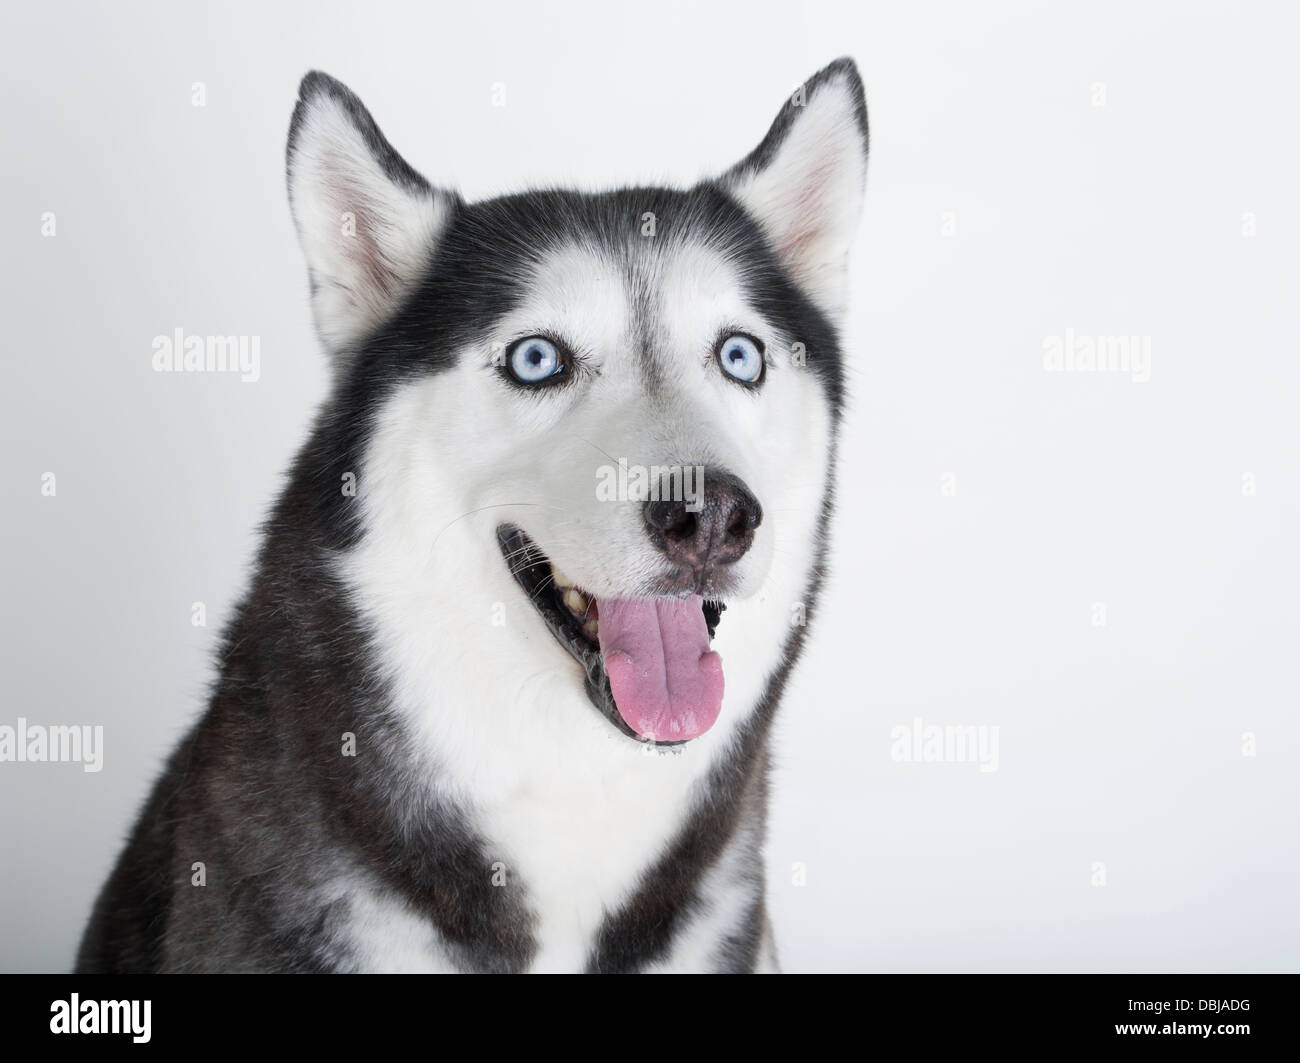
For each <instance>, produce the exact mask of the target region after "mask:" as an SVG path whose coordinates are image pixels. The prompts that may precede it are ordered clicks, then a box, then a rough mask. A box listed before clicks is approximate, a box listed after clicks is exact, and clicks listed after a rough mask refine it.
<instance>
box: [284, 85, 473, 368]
mask: <svg viewBox="0 0 1300 1063" xmlns="http://www.w3.org/2000/svg"><path fill="white" fill-rule="evenodd" d="M287 164H288V177H289V204H290V207H291V209H292V211H293V220H294V224H295V225H296V226H297V228H298V238H299V240H300V241H301V242H302V249H303V253H304V255H306V258H307V269H308V273H309V276H310V280H311V289H312V296H311V299H312V313H313V314H314V316H315V318H316V328H317V330H318V331H319V333H320V336H321V340H322V341H323V342H324V344H325V347H326V348H327V349H328V350H329V352H330V353H331V354H335V355H337V354H339V353H340V352H342V351H345V350H347V349H349V348H351V347H353V346H355V345H356V344H358V343H359V342H360V341H361V340H363V339H364V338H365V337H366V336H367V335H368V334H369V333H370V332H371V331H373V330H374V329H375V327H376V326H378V325H379V324H380V323H381V322H383V321H384V319H385V318H387V317H388V315H389V314H391V313H392V312H393V310H395V309H396V308H397V305H398V303H400V301H401V300H402V299H403V297H404V296H406V294H407V293H408V292H409V291H410V290H411V287H412V285H413V284H414V283H415V282H416V280H418V279H419V276H420V274H421V271H422V270H423V269H424V268H425V267H426V266H427V265H428V263H429V261H430V259H431V257H432V255H433V250H434V246H435V244H436V242H437V240H438V237H439V236H440V235H441V233H442V231H443V230H444V229H445V227H446V224H447V221H448V219H449V218H450V216H451V213H452V211H453V210H454V209H455V205H456V203H457V197H456V196H455V195H454V194H453V193H450V192H442V191H439V190H438V189H435V188H433V187H432V186H431V185H430V184H429V183H428V182H427V181H426V180H425V179H424V178H423V177H421V176H420V175H419V174H418V173H416V172H415V170H413V169H411V167H410V166H408V165H407V164H406V161H405V160H404V159H403V158H402V157H401V156H400V155H398V154H397V152H396V151H394V150H393V147H392V145H391V144H389V143H388V141H387V140H385V139H384V135H383V133H381V132H380V131H379V127H378V126H377V125H375V121H374V119H373V118H371V117H370V113H369V112H368V111H367V110H366V109H365V107H364V106H363V105H362V103H361V101H360V100H359V99H357V98H356V96H354V95H353V94H352V92H351V91H350V90H349V89H348V87H347V86H346V85H344V84H342V83H341V82H339V81H335V80H334V79H333V78H332V77H330V76H329V75H328V74H322V73H320V72H319V71H312V72H311V73H310V74H308V75H307V76H306V77H305V78H303V79H302V84H301V86H299V89H298V106H297V107H296V108H295V109H294V112H293V121H292V123H291V124H290V126H289V146H288V151H287Z"/></svg>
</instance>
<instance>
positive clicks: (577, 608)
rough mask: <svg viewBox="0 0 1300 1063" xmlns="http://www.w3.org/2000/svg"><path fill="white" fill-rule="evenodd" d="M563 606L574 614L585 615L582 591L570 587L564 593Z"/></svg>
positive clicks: (585, 600) (585, 608)
mask: <svg viewBox="0 0 1300 1063" xmlns="http://www.w3.org/2000/svg"><path fill="white" fill-rule="evenodd" d="M564 604H565V605H567V606H568V607H569V608H570V609H572V610H573V611H574V612H575V613H585V612H586V611H587V599H586V598H584V597H583V594H582V591H580V590H578V589H577V588H576V587H570V588H569V589H568V590H567V591H565V592H564Z"/></svg>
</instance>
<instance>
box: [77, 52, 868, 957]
mask: <svg viewBox="0 0 1300 1063" xmlns="http://www.w3.org/2000/svg"><path fill="white" fill-rule="evenodd" d="M287 154H288V186H289V198H290V202H291V205H292V211H293V217H294V221H295V224H296V226H297V230H298V233H299V236H300V239H301V243H302V246H303V250H304V252H305V255H306V259H307V265H308V270H309V277H310V284H311V302H312V310H313V315H314V317H315V321H316V326H317V330H318V332H319V334H320V337H321V340H322V341H323V345H324V347H325V348H326V350H327V353H328V356H329V358H330V359H331V362H332V368H333V374H334V375H333V388H332V391H331V394H330V396H329V398H328V400H327V401H326V402H325V404H324V405H323V407H322V409H321V410H320V413H319V416H318V417H317V420H316V422H315V425H314V428H313V431H312V433H311V437H310V438H309V439H308V440H307V442H306V444H305V445H304V446H303V448H302V450H301V451H300V452H299V454H298V455H297V458H296V459H295V461H294V464H293V466H292V469H291V471H290V474H289V477H288V481H287V486H286V487H285V488H284V491H283V494H282V495H281V496H280V498H279V500H278V502H277V504H276V505H275V507H274V509H273V511H272V513H271V515H270V517H269V519H268V521H267V523H266V527H265V536H264V542H263V546H262V549H261V553H260V556H259V559H258V563H257V568H256V574H255V576H254V579H253V583H252V585H251V589H250V591H249V592H248V594H247V597H246V598H245V600H244V601H243V602H242V604H241V606H240V608H239V610H238V612H237V615H236V616H235V618H234V619H233V621H232V622H231V624H230V625H229V628H228V630H227V631H226V633H225V637H224V642H223V648H222V650H221V653H220V661H219V667H220V671H219V677H218V679H217V681H216V684H215V687H214V691H213V695H212V699H211V703H210V705H209V707H208V709H207V712H206V713H205V714H204V715H203V717H202V718H201V719H200V721H199V722H198V724H197V725H196V726H195V728H194V729H193V730H192V731H191V732H190V734H189V735H188V736H187V738H186V739H185V740H184V741H183V742H182V744H181V745H180V747H179V748H178V749H177V750H176V752H175V753H174V755H173V756H172V758H171V760H170V762H169V764H168V766H167V768H166V769H165V772H164V774H163V775H162V777H161V778H160V779H159V781H158V783H157V785H156V786H155V788H154V790H153V793H152V796H151V797H150V798H149V800H148V802H147V804H146V806H145V808H144V810H143V812H142V814H141V815H140V818H139V821H138V822H137V824H136V826H135V828H134V831H133V833H132V834H131V836H130V839H129V841H128V843H127V845H126V848H125V850H124V852H123V853H122V855H121V857H120V859H119V861H118V863H117V866H116V868H115V870H114V871H113V873H112V875H111V877H110V878H109V880H108V882H107V884H106V885H105V886H104V888H103V890H102V893H101V895H100V897H99V900H98V902H97V904H96V906H95V909H94V913H93V915H92V917H91V920H90V924H89V927H88V928H87V930H86V933H85V937H84V939H83V941H82V944H81V949H80V954H79V956H78V960H77V967H78V969H79V970H80V971H83V972H100V971H123V972H126V971H178V972H186V971H433V972H455V971H473V972H515V971H520V972H522V971H551V972H554V971H578V972H581V971H588V972H632V971H647V972H648V971H720V972H730V971H774V970H776V968H777V961H776V951H775V947H774V944H773V941H772V934H771V929H770V925H769V921H768V917H767V912H766V909H765V901H764V879H763V868H762V843H763V832H764V820H765V805H766V787H767V783H766V776H767V770H768V767H767V766H768V736H769V732H770V729H771V723H772V717H773V714H774V712H775V710H776V707H777V702H778V701H779V700H780V697H781V692H782V688H783V687H784V686H785V683H786V679H787V677H788V675H789V673H790V669H791V667H792V665H793V663H794V661H795V658H796V657H797V656H798V653H799V650H800V647H801V645H802V643H803V640H804V635H805V631H806V630H807V628H806V623H805V622H806V620H807V619H808V617H809V616H810V615H811V614H812V613H813V612H814V611H815V605H816V601H817V594H818V587H819V584H820V582H821V579H822V570H823V561H824V553H825V544H826V531H827V525H828V521H829V519H830V516H831V496H832V473H833V467H834V461H835V446H836V436H837V425H838V423H839V417H840V409H841V405H842V396H843V391H844V382H843V371H842V367H841V357H840V351H839V347H838V340H837V331H836V330H837V322H838V321H839V320H840V318H841V316H842V312H843V310H844V308H845V303H846V258H847V253H848V250H849V247H850V244H851V243H852V239H853V235H854V231H855V229H856V225H857V221H858V216H859V214H860V211H861V199H862V193H863V186H864V180H865V172H866V159H867V119H866V108H865V103H864V100H863V94H862V85H861V81H860V80H859V77H858V74H857V70H856V68H855V67H854V65H853V63H852V61H851V60H848V59H840V60H838V61H837V62H834V63H832V64H831V65H830V66H828V67H826V68H825V69H824V70H822V71H821V72H820V73H818V74H817V75H816V76H815V77H813V78H812V79H811V80H809V81H808V82H806V83H805V84H804V85H803V86H801V87H800V88H799V90H798V91H797V92H796V93H795V94H794V96H793V97H792V98H791V99H790V100H789V101H788V102H787V103H786V105H785V106H784V108H783V109H782V110H781V111H780V113H779V115H778V117H777V119H776V121H775V123H774V124H773V125H772V127H771V129H770V131H769V132H768V134H767V136H766V137H765V138H764V139H763V141H762V142H761V143H760V144H759V145H758V147H757V148H756V149H755V150H754V151H753V152H751V153H750V154H749V155H748V156H746V157H745V158H744V159H743V160H742V161H741V162H740V163H738V164H737V165H736V166H734V167H733V168H732V169H730V170H728V171H727V172H725V173H724V174H722V175H721V176H720V177H717V178H716V179H711V180H706V181H703V182H701V183H700V184H697V185H696V186H695V187H693V188H690V189H688V190H685V191H680V190H672V189H666V188H627V189H621V190H618V191H613V192H608V193H602V194H587V193H579V192H573V191H562V190H558V191H557V190H551V191H533V192H527V193H524V194H521V195H511V196H506V197H503V198H498V199H491V200H488V201H485V202H478V203H468V202H466V201H464V200H463V199H462V198H461V197H460V196H458V195H457V194H456V193H455V192H452V191H448V190H446V189H443V188H438V187H434V186H432V185H431V184H429V183H428V182H427V181H426V180H425V179H424V178H423V177H421V176H420V174H418V173H417V172H416V171H415V170H413V169H412V168H411V167H410V166H409V165H407V163H406V162H405V161H404V160H403V159H402V158H401V157H400V156H399V155H398V154H397V152H396V151H394V150H393V148H392V147H391V146H390V145H389V143H388V141H387V140H386V139H385V138H384V136H383V134H382V133H380V131H379V128H378V126H377V125H376V124H375V122H374V121H373V120H372V118H371V117H370V114H369V113H368V112H367V111H366V110H365V108H364V107H363V106H362V105H361V103H360V101H359V100H358V99H357V98H356V96H354V95H353V94H352V93H351V92H350V91H349V90H348V89H347V88H346V87H344V86H343V85H341V84H340V83H339V82H337V81H335V80H333V79H332V78H330V77H328V76H326V75H324V74H321V73H311V74H308V75H307V77H306V78H305V79H304V80H303V82H302V85H301V88H300V94H299V99H298V104H297V109H296V110H295V111H294V114H293V121H292V124H291V127H290V130H289V143H288V153H287ZM724 610H725V611H724ZM724 679H725V682H724Z"/></svg>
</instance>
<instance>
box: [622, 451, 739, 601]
mask: <svg viewBox="0 0 1300 1063" xmlns="http://www.w3.org/2000/svg"><path fill="white" fill-rule="evenodd" d="M703 475H704V490H703V491H702V492H699V493H698V494H697V495H696V497H695V498H694V499H683V500H667V499H665V500H661V501H651V502H647V503H646V504H645V509H644V515H645V524H646V530H647V531H648V532H649V534H650V541H651V542H653V543H654V544H655V546H657V547H658V548H659V549H660V550H661V551H662V552H663V553H664V554H665V555H666V556H667V557H668V559H669V560H670V561H672V562H674V563H675V564H677V565H678V566H680V567H681V568H682V569H683V570H685V572H684V573H683V575H686V574H689V575H690V577H691V580H690V582H691V583H694V584H701V585H702V584H703V582H704V577H705V575H706V574H707V572H708V570H710V569H712V568H715V567H717V566H719V565H730V564H733V563H734V562H736V561H739V560H740V559H741V558H742V557H744V556H745V551H746V550H748V549H749V548H750V546H751V545H752V544H753V542H754V529H755V528H757V527H758V526H759V525H760V524H761V523H762V522H763V507H762V506H760V505H759V504H758V499H756V498H755V497H754V496H753V495H752V494H750V492H749V489H748V488H747V487H746V486H745V485H744V483H742V482H741V480H740V479H738V478H737V477H735V476H732V475H731V474H730V473H726V472H712V471H711V470H709V469H705V470H704V474H703ZM697 486H698V485H697Z"/></svg>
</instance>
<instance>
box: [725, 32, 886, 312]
mask: <svg viewBox="0 0 1300 1063" xmlns="http://www.w3.org/2000/svg"><path fill="white" fill-rule="evenodd" d="M866 173H867V104H866V99H865V98H864V96H863V93H862V79H861V78H860V77H859V76H858V68H857V66H856V65H855V64H854V62H853V60H852V59H848V58H843V59H837V60H836V61H835V62H833V63H831V64H830V65H829V66H828V67H826V68H825V69H824V70H821V71H819V72H818V73H817V74H816V75H814V76H813V77H812V78H811V79H810V80H808V81H806V82H805V83H804V84H803V85H801V86H799V88H798V89H797V90H796V91H795V92H794V94H793V95H792V96H791V97H790V99H789V100H787V101H786V104H785V106H784V107H783V108H782V109H781V113H780V114H778V115H777V116H776V121H775V122H773V123H772V128H771V129H769V130H768V133H767V136H766V137H764V138H763V142H762V143H761V144H759V146H758V147H757V148H755V149H754V150H753V151H752V152H750V153H749V155H748V156H746V157H745V158H744V159H743V160H742V161H741V162H740V163H738V164H737V165H736V166H734V167H733V168H732V169H731V170H729V171H728V172H727V173H726V174H724V175H723V177H722V179H721V184H722V186H723V187H724V188H725V189H726V190H727V191H728V192H730V193H731V194H732V195H733V196H735V197H736V199H737V200H739V202H740V203H741V205H742V206H743V207H745V209H746V210H748V211H749V213H750V214H751V215H752V216H753V217H754V219H755V220H756V221H757V222H758V223H759V225H760V226H761V227H762V229H763V231H764V233H766V235H767V237H768V240H769V241H770V242H771V245H772V248H773V250H774V251H775V252H776V254H777V256H778V257H779V258H780V259H781V261H782V262H784V263H785V265H786V267H787V268H788V269H789V270H790V273H791V274H792V275H793V277H794V279H795V281H796V283H798V284H799V286H800V287H801V288H802V289H803V290H804V291H805V292H806V293H807V294H808V295H809V296H810V297H811V298H812V300H813V301H814V302H815V303H816V304H817V306H818V307H820V308H821V309H822V310H823V311H825V312H826V313H827V314H829V315H830V316H831V317H832V318H833V319H836V318H838V317H839V316H840V315H841V313H842V311H843V309H844V304H845V291H844V286H845V281H846V277H847V269H846V267H847V260H848V252H849V247H850V246H851V245H852V243H853V237H854V234H855V232H856V231H857V225H858V218H859V216H860V215H861V213H862V193H863V189H864V186H865V183H866Z"/></svg>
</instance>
